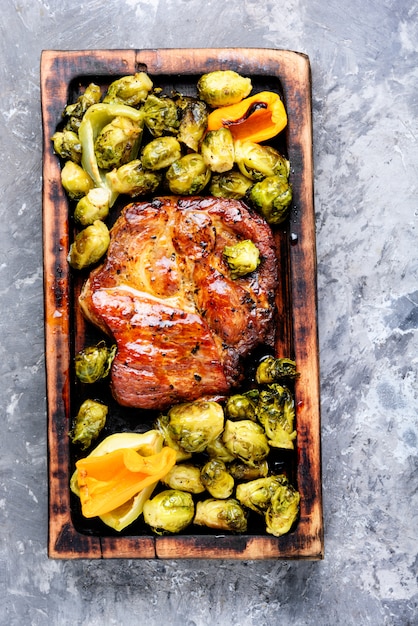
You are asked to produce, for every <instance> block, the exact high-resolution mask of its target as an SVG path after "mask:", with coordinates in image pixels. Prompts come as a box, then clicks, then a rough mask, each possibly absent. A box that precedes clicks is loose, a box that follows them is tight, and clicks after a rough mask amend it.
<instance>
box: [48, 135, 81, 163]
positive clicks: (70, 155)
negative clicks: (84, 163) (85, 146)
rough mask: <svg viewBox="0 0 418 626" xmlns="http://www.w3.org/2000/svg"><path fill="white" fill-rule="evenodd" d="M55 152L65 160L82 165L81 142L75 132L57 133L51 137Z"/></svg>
mask: <svg viewBox="0 0 418 626" xmlns="http://www.w3.org/2000/svg"><path fill="white" fill-rule="evenodd" d="M51 140H52V142H53V144H54V150H55V152H56V153H57V154H58V155H59V156H60V157H61V158H62V159H64V160H67V159H69V160H70V161H74V163H78V164H80V163H81V152H82V150H81V142H80V138H79V136H78V134H77V133H75V132H74V131H73V130H63V131H57V132H56V133H54V134H53V135H52V137H51Z"/></svg>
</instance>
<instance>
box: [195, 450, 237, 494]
mask: <svg viewBox="0 0 418 626" xmlns="http://www.w3.org/2000/svg"><path fill="white" fill-rule="evenodd" d="M200 479H201V481H202V484H203V485H204V486H205V487H206V489H207V490H208V491H209V493H210V495H211V496H212V497H213V498H220V499H224V498H229V497H230V496H231V495H232V492H233V491H234V485H235V483H234V479H233V478H232V476H231V474H230V473H229V472H228V471H227V469H226V465H225V463H224V462H223V461H220V460H219V459H211V460H210V461H208V462H207V463H205V465H204V466H203V467H202V470H201V472H200Z"/></svg>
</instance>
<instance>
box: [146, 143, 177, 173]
mask: <svg viewBox="0 0 418 626" xmlns="http://www.w3.org/2000/svg"><path fill="white" fill-rule="evenodd" d="M180 157H181V147H180V143H179V142H178V141H177V139H176V138H175V137H170V136H167V137H158V138H157V139H153V140H152V141H150V142H149V143H147V145H146V146H145V147H144V149H143V151H142V154H141V161H142V165H143V167H144V168H145V169H148V170H161V169H164V168H166V167H169V166H170V165H171V164H172V163H174V161H177V160H178V159H180Z"/></svg>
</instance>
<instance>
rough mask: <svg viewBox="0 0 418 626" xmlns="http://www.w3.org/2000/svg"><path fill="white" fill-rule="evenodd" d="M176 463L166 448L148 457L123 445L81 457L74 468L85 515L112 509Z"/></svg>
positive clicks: (172, 451) (94, 515)
mask: <svg viewBox="0 0 418 626" xmlns="http://www.w3.org/2000/svg"><path fill="white" fill-rule="evenodd" d="M175 462H176V452H175V450H173V449H171V448H169V447H164V448H163V449H162V450H161V452H158V453H157V454H152V455H150V456H141V455H140V454H139V453H138V452H136V450H133V449H130V448H124V449H120V450H114V451H113V452H109V453H108V454H105V455H103V456H88V457H86V458H84V459H80V460H79V461H77V463H76V467H77V470H78V487H79V490H80V501H81V510H82V513H83V515H84V517H96V516H100V515H104V514H106V513H109V512H110V511H113V510H114V509H116V508H117V507H119V506H121V505H122V504H124V503H125V502H127V501H128V500H129V499H130V498H132V497H133V496H135V495H136V494H138V493H139V492H140V491H142V490H143V489H144V488H145V487H147V486H149V485H151V484H153V483H156V482H158V481H159V480H160V478H163V477H164V476H165V475H166V474H167V473H168V472H169V471H170V469H171V468H172V467H173V465H174V464H175Z"/></svg>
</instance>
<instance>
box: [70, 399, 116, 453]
mask: <svg viewBox="0 0 418 626" xmlns="http://www.w3.org/2000/svg"><path fill="white" fill-rule="evenodd" d="M107 412H108V408H107V406H106V405H104V404H102V403H101V402H96V401H95V400H85V401H84V402H83V404H82V405H81V407H80V409H79V411H78V414H77V417H76V418H75V423H74V428H73V430H72V431H71V432H70V433H69V436H70V439H71V441H72V442H73V443H76V444H79V445H80V446H81V448H82V450H86V449H87V448H89V447H90V446H91V443H92V441H94V440H95V439H97V437H98V436H99V434H100V432H101V431H102V429H103V427H104V425H105V424H106V418H107Z"/></svg>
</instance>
